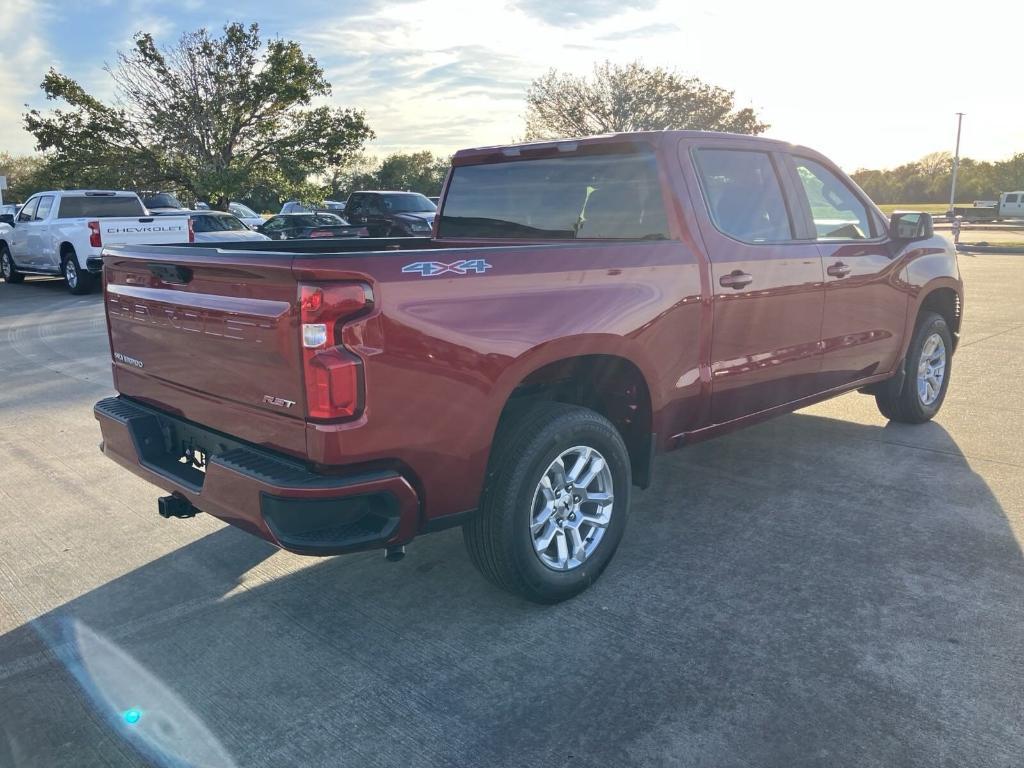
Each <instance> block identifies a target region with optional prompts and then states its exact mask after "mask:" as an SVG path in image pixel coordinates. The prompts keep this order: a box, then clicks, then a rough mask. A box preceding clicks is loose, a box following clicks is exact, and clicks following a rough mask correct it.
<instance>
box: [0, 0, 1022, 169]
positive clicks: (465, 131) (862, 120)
mask: <svg viewBox="0 0 1024 768" xmlns="http://www.w3.org/2000/svg"><path fill="white" fill-rule="evenodd" d="M824 5H825V4H823V3H821V2H816V3H814V2H802V1H801V2H786V1H785V0H782V2H764V0H718V1H717V2H714V3H700V4H691V3H684V2H681V0H674V1H673V0H572V2H559V0H359V1H358V2H351V1H350V0H330V1H327V2H321V1H320V0H315V1H314V0H245V1H244V2H236V1H235V0H220V1H219V2H201V1H200V0H173V1H172V2H163V1H162V0H146V2H140V1H137V0H0V71H2V72H3V77H2V78H0V151H9V152H12V153H15V154H22V153H28V152H31V151H32V150H33V148H34V141H33V139H32V137H31V136H30V135H29V134H28V133H26V132H25V131H24V129H23V128H22V126H21V114H22V113H23V112H24V111H25V105H26V104H29V105H31V106H33V107H36V106H39V107H45V106H46V101H45V98H43V97H42V94H41V91H40V90H39V83H40V82H41V81H42V79H43V75H44V74H45V73H46V70H47V69H48V68H49V67H54V68H56V69H57V70H59V71H61V72H63V73H64V74H66V75H69V76H71V77H73V78H75V79H76V80H78V81H79V82H80V83H81V84H82V85H83V86H84V87H85V88H86V89H87V90H88V91H89V92H91V93H93V94H94V95H97V96H100V97H102V98H109V97H111V96H112V95H113V94H112V89H111V83H110V78H109V75H107V73H106V72H104V70H103V67H104V64H105V63H111V62H114V61H115V60H116V52H117V51H118V50H125V49H126V48H128V46H129V45H130V44H131V39H132V36H133V34H134V33H136V32H138V31H147V32H150V33H152V34H153V35H154V36H155V37H156V39H157V41H158V42H165V43H172V42H174V41H175V40H176V39H177V37H178V36H179V35H180V34H181V33H182V32H185V31H190V30H194V29H196V28H198V27H207V28H209V29H219V28H220V27H222V26H223V25H224V24H225V23H227V22H230V21H242V22H245V23H249V22H252V21H256V22H259V24H260V27H261V29H262V31H263V33H264V35H265V36H279V37H283V38H286V39H291V40H295V41H297V42H299V43H300V44H301V45H302V47H303V48H304V49H305V50H306V52H307V53H310V54H312V55H314V56H315V57H316V58H317V60H318V61H319V62H320V64H321V66H323V68H324V69H325V71H326V73H327V78H328V80H329V81H330V82H331V83H332V85H333V94H332V96H331V101H333V102H334V103H335V104H338V105H340V106H347V107H355V108H358V109H362V110H364V111H365V112H366V114H367V118H368V121H369V123H370V125H371V127H372V128H373V129H374V131H375V132H376V134H377V139H376V140H375V141H374V142H373V143H372V144H371V145H370V146H369V149H370V151H371V152H372V153H374V154H377V155H385V154H388V153H390V152H395V151H405V150H419V149H429V150H432V151H434V152H439V153H450V152H452V151H454V150H455V149H458V148H460V147H473V146H481V145H488V144H502V143H510V142H513V141H516V140H518V139H520V138H521V137H522V135H523V132H524V131H523V114H524V112H525V104H524V94H525V92H526V89H527V87H528V86H529V84H530V81H531V80H532V79H533V78H535V77H537V76H539V75H541V74H543V73H544V72H546V71H547V70H548V69H550V68H556V69H559V70H562V71H567V72H573V73H577V74H582V73H586V72H588V71H589V70H590V69H591V68H592V67H593V65H594V63H595V62H598V61H602V60H604V59H611V60H612V61H615V62H628V61H632V60H640V61H642V62H643V63H645V64H647V65H651V66H664V67H669V68H672V69H675V70H677V71H679V72H681V73H683V74H686V75H693V76H696V77H699V78H701V79H703V80H706V81H707V82H710V83H712V84H715V85H718V86H721V87H724V88H727V89H729V90H733V91H735V93H736V100H737V105H738V106H740V107H744V106H750V107H753V108H754V109H755V110H756V111H757V112H758V113H759V115H760V117H761V118H762V119H763V120H764V121H766V122H768V123H770V124H771V128H770V130H769V131H768V132H767V134H766V135H768V136H771V137H774V138H779V139H784V140H786V141H791V142H794V143H799V144H804V145H807V146H810V147H813V148H815V149H817V150H819V151H821V152H824V153H825V154H826V155H828V156H829V157H831V158H832V159H833V160H835V161H836V162H837V163H839V164H840V165H841V166H842V167H843V168H845V169H846V170H847V171H853V170H856V169H858V168H865V167H866V168H886V167H893V166H896V165H900V164H902V163H905V162H910V161H912V160H916V159H918V158H920V157H922V156H924V155H926V154H928V153H930V152H934V151H941V150H948V151H952V149H953V144H954V141H955V138H956V117H955V113H956V112H965V113H966V117H965V118H964V127H963V138H962V142H961V154H962V155H964V156H969V157H973V158H976V159H981V160H998V159H1002V158H1006V157H1009V156H1010V155H1012V154H1014V153H1015V152H1024V99H1021V98H1019V84H1020V83H1021V73H1022V71H1024V69H1022V65H1021V60H1020V57H1019V55H1018V53H1017V52H1018V50H1019V48H1018V43H1019V30H1020V29H1021V28H1022V22H1024V4H1021V3H1011V4H1007V5H999V6H991V7H993V9H994V10H993V12H992V13H991V14H990V13H986V12H984V11H983V9H984V8H985V7H986V6H984V5H982V4H979V5H978V6H973V7H972V6H970V5H969V4H963V3H956V4H954V3H952V2H939V3H934V2H933V3H927V4H924V3H909V2H898V0H897V1H893V0H889V2H876V1H875V0H862V1H861V2H856V3H844V4H828V8H829V10H823V7H822V6H824ZM944 8H948V9H949V10H948V12H945V11H944V10H943V9H944ZM954 9H955V11H956V15H955V16H953V11H954ZM993 14H995V15H993ZM1015 94H1018V95H1015Z"/></svg>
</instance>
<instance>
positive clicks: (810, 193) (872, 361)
mask: <svg viewBox="0 0 1024 768" xmlns="http://www.w3.org/2000/svg"><path fill="white" fill-rule="evenodd" d="M788 160H789V163H790V171H791V173H792V174H793V176H794V182H795V186H797V187H798V189H799V193H800V194H799V196H798V200H799V204H800V207H801V209H802V210H801V215H803V216H806V217H808V219H809V220H810V222H811V225H812V226H813V228H814V233H815V237H816V240H817V243H818V249H819V250H820V252H821V256H822V260H823V264H824V269H825V315H824V321H823V323H822V334H821V335H822V352H823V357H822V367H821V386H820V388H821V389H822V390H826V389H832V388H834V387H841V386H844V385H846V384H849V383H851V382H854V381H857V380H859V379H863V378H867V377H869V376H873V375H875V374H877V373H887V372H888V371H891V370H892V369H893V367H894V366H895V365H896V363H897V361H898V357H899V354H900V350H901V349H902V343H903V334H904V326H905V324H906V318H907V301H908V298H907V296H908V294H907V293H906V292H905V291H904V290H902V285H903V281H902V280H901V279H900V275H899V263H898V260H897V259H896V258H895V256H896V255H897V249H896V248H895V247H893V244H892V243H891V242H890V241H889V239H888V226H887V222H885V221H884V219H882V217H881V216H880V215H879V214H878V213H877V212H876V211H874V210H873V209H872V206H870V205H869V204H868V203H867V201H866V200H865V199H864V198H863V197H862V196H861V194H860V193H859V192H858V191H857V190H856V189H855V187H854V185H853V183H852V182H850V181H849V180H848V179H846V178H845V177H844V176H843V174H842V173H841V172H840V171H839V170H838V169H836V168H835V167H833V166H831V165H830V164H828V163H827V161H825V160H824V158H812V157H809V156H801V155H797V154H794V155H791V156H789V158H788Z"/></svg>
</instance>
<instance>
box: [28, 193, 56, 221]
mask: <svg viewBox="0 0 1024 768" xmlns="http://www.w3.org/2000/svg"><path fill="white" fill-rule="evenodd" d="M46 200H49V201H50V207H49V208H47V209H46V215H47V216H49V215H50V214H51V213H52V212H53V204H54V196H53V195H40V196H39V205H37V206H36V212H35V213H33V214H32V221H45V219H41V218H39V209H40V208H42V207H43V202H44V201H46Z"/></svg>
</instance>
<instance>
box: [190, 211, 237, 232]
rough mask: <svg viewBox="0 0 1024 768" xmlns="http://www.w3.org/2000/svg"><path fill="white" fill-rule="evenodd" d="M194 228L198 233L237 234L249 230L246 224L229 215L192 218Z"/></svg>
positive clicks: (201, 215) (211, 214) (204, 215)
mask: <svg viewBox="0 0 1024 768" xmlns="http://www.w3.org/2000/svg"><path fill="white" fill-rule="evenodd" d="M192 228H193V229H194V230H195V231H196V232H236V231H238V230H245V229H248V227H247V226H245V224H243V223H242V222H240V221H239V220H238V219H236V218H235V217H234V216H231V215H230V214H227V213H220V214H217V213H203V214H199V215H194V216H192Z"/></svg>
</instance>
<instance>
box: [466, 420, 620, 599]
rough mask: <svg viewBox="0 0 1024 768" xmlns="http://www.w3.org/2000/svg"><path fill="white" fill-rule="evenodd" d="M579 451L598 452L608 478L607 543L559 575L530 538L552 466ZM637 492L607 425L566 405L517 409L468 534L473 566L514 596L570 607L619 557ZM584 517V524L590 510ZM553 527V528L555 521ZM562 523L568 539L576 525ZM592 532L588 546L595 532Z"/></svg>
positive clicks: (497, 447) (498, 439)
mask: <svg viewBox="0 0 1024 768" xmlns="http://www.w3.org/2000/svg"><path fill="white" fill-rule="evenodd" d="M579 446H585V447H589V448H591V449H593V450H596V451H597V452H598V453H599V454H600V456H601V457H603V458H604V461H605V464H606V466H607V468H608V470H609V471H610V478H611V491H612V502H611V505H610V506H611V517H610V519H609V520H608V524H607V526H605V527H604V528H603V530H604V534H603V536H602V537H601V538H599V540H598V541H597V543H596V545H595V547H594V549H593V550H592V551H591V552H590V554H589V555H587V556H586V557H585V559H583V560H582V562H581V563H579V564H578V565H575V566H574V567H572V568H570V569H568V570H555V569H554V568H553V567H549V566H548V565H546V564H545V563H544V562H542V561H541V556H540V555H538V554H537V553H536V552H535V550H534V540H533V536H532V534H531V530H530V529H531V523H532V515H533V510H534V497H535V494H536V493H537V492H538V483H540V482H541V480H542V478H543V477H544V476H545V474H546V472H547V471H548V470H549V468H550V467H551V466H552V463H553V462H554V461H555V460H556V459H557V458H559V457H560V456H562V454H563V453H564V452H566V451H567V450H570V449H573V448H575V447H579ZM591 466H592V465H591ZM580 474H582V472H581V473H580ZM606 477H607V476H606ZM631 485H632V476H631V469H630V463H629V453H628V451H627V450H626V445H625V443H624V442H623V440H622V436H621V435H620V434H619V432H618V430H617V429H615V427H614V426H613V425H612V423H611V422H610V421H608V420H607V419H606V418H604V417H603V416H601V415H600V414H598V413H595V412H594V411H591V410H589V409H587V408H580V407H578V406H573V405H565V404H564V403H552V402H541V403H534V404H531V405H529V406H525V407H517V408H515V409H514V410H513V411H511V412H510V413H509V414H507V415H506V417H505V418H504V419H503V420H502V424H501V425H500V426H499V428H498V434H497V435H496V436H495V441H494V446H493V448H492V451H491V461H490V466H489V470H488V476H487V481H486V486H485V488H484V492H483V494H482V498H481V504H480V509H479V511H478V513H477V514H476V515H474V517H473V518H471V519H470V520H469V521H467V522H466V524H465V525H464V526H463V538H464V539H465V542H466V548H467V550H468V551H469V556H470V559H471V560H472V561H473V564H474V565H475V566H476V568H477V569H478V570H479V571H480V572H481V573H482V574H483V575H484V576H485V577H486V578H487V579H489V580H490V581H491V582H493V583H494V584H496V585H497V586H499V587H501V588H503V589H505V590H508V591H509V592H512V593H514V594H518V595H521V596H523V597H525V598H527V599H528V600H532V601H534V602H539V603H557V602H560V601H562V600H567V599H568V598H570V597H573V596H574V595H577V594H579V593H580V592H582V591H583V590H584V589H586V588H587V587H588V586H590V585H591V584H593V583H594V581H596V580H597V578H598V577H599V576H600V575H601V573H602V571H604V569H605V567H606V566H607V565H608V563H609V561H610V560H611V559H612V556H613V555H614V554H615V550H616V548H617V547H618V545H619V542H620V541H621V539H622V534H623V531H624V530H625V527H626V520H627V516H628V513H629V495H630V488H631ZM566 487H567V488H571V486H566ZM583 504H584V505H586V502H585V501H584V502H583ZM579 509H580V510H581V512H580V517H581V519H583V518H584V517H585V516H584V515H583V513H582V510H583V509H584V507H583V506H580V507H579ZM587 509H589V510H596V509H598V508H597V507H594V506H590V507H587ZM571 519H572V520H576V517H575V516H573V517H572V518H571ZM551 520H552V525H553V524H554V521H555V516H552V518H551ZM564 522H565V525H566V526H567V527H566V528H565V530H566V531H567V532H568V530H569V528H570V527H571V524H570V523H569V522H568V521H564ZM576 525H577V526H579V525H580V523H577V524H576ZM558 527H559V528H561V526H558ZM590 531H591V533H590V534H588V535H587V537H586V539H585V540H584V543H585V544H587V543H589V540H590V536H591V535H592V534H593V533H594V532H596V530H595V529H590ZM560 535H561V534H560ZM564 538H566V539H570V538H571V537H569V536H567V535H565V536H564ZM576 540H577V541H579V537H577V539H576ZM570 546H571V545H570ZM555 549H556V550H557V547H555ZM573 550H575V548H573Z"/></svg>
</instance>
